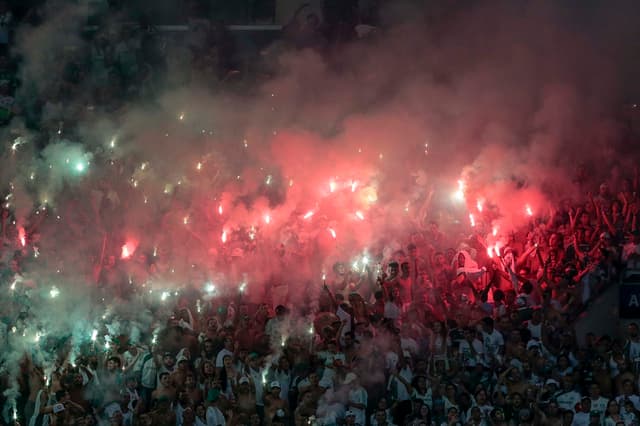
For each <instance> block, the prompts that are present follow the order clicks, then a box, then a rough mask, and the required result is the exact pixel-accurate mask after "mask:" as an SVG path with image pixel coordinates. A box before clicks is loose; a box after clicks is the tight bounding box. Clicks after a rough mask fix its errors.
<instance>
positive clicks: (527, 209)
mask: <svg viewBox="0 0 640 426" xmlns="http://www.w3.org/2000/svg"><path fill="white" fill-rule="evenodd" d="M525 210H526V212H527V216H533V210H531V207H530V206H529V205H527V207H526V208H525Z"/></svg>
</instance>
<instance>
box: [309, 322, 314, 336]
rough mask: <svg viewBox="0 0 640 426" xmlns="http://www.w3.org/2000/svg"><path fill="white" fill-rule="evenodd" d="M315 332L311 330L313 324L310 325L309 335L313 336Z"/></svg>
mask: <svg viewBox="0 0 640 426" xmlns="http://www.w3.org/2000/svg"><path fill="white" fill-rule="evenodd" d="M314 333H315V331H314V330H313V324H311V326H310V327H309V334H314Z"/></svg>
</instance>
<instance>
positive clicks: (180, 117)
mask: <svg viewBox="0 0 640 426" xmlns="http://www.w3.org/2000/svg"><path fill="white" fill-rule="evenodd" d="M178 118H179V119H180V121H182V120H184V113H181V114H180V116H179V117H178Z"/></svg>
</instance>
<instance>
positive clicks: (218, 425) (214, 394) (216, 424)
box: [207, 389, 227, 426]
mask: <svg viewBox="0 0 640 426" xmlns="http://www.w3.org/2000/svg"><path fill="white" fill-rule="evenodd" d="M219 397H220V391H219V390H218V389H209V394H208V395H207V402H208V403H209V407H208V408H207V426H226V424H227V423H226V420H225V418H224V414H222V411H220V408H218V399H219Z"/></svg>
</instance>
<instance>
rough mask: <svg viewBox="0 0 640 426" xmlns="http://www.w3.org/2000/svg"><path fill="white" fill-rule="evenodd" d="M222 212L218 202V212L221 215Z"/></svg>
mask: <svg viewBox="0 0 640 426" xmlns="http://www.w3.org/2000/svg"><path fill="white" fill-rule="evenodd" d="M222 212H223V209H222V204H220V205H219V206H218V214H220V215H221V214H222Z"/></svg>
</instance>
